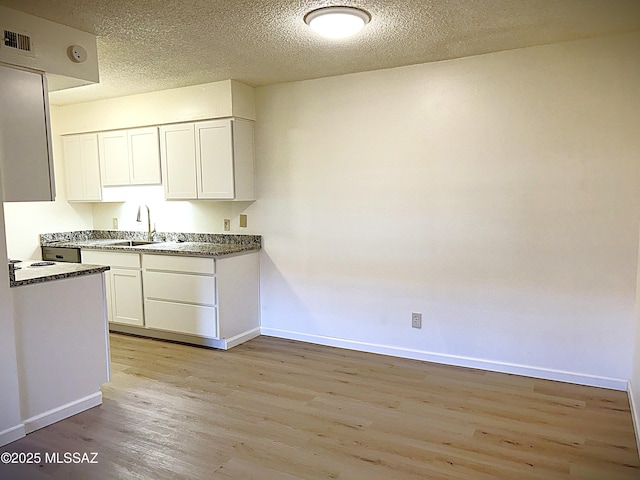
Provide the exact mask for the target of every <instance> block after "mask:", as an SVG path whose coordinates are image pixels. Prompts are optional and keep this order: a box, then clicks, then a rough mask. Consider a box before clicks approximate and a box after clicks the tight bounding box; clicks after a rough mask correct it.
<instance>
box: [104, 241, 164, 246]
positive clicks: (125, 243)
mask: <svg viewBox="0 0 640 480" xmlns="http://www.w3.org/2000/svg"><path fill="white" fill-rule="evenodd" d="M154 243H161V242H148V241H145V240H123V241H121V242H117V243H113V244H112V245H114V246H117V247H120V246H122V247H139V246H141V245H153V244H154Z"/></svg>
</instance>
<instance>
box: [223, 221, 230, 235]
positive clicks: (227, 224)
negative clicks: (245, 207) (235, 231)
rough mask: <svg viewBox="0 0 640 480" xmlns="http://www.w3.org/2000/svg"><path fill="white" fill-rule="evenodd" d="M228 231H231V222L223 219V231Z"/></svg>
mask: <svg viewBox="0 0 640 480" xmlns="http://www.w3.org/2000/svg"><path fill="white" fill-rule="evenodd" d="M229 230H231V220H229V219H228V218H225V219H224V231H225V232H228V231H229Z"/></svg>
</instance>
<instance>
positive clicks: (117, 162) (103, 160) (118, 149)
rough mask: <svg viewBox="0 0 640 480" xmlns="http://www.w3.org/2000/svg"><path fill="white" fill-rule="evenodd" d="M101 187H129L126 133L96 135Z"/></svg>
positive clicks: (119, 131) (118, 131)
mask: <svg viewBox="0 0 640 480" xmlns="http://www.w3.org/2000/svg"><path fill="white" fill-rule="evenodd" d="M98 143H99V145H100V168H101V170H102V185H103V186H105V187H112V186H118V185H129V184H130V180H129V149H128V146H127V131H126V130H117V131H114V132H100V133H98Z"/></svg>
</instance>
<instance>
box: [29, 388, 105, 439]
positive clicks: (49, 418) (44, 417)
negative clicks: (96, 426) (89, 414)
mask: <svg viewBox="0 0 640 480" xmlns="http://www.w3.org/2000/svg"><path fill="white" fill-rule="evenodd" d="M101 403H102V392H97V393H94V394H91V395H88V396H86V397H83V398H80V399H78V400H75V401H73V402H70V403H67V404H66V405H62V406H60V407H57V408H54V409H52V410H49V411H48V412H44V413H41V414H40V415H36V416H34V417H31V418H27V419H26V420H24V427H25V431H26V433H31V432H33V431H35V430H38V429H40V428H43V427H46V426H48V425H51V424H52V423H56V422H59V421H60V420H64V419H65V418H69V417H71V416H73V415H76V414H78V413H80V412H84V411H85V410H88V409H90V408H92V407H96V406H98V405H100V404H101Z"/></svg>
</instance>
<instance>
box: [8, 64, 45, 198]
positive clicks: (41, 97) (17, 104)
mask: <svg viewBox="0 0 640 480" xmlns="http://www.w3.org/2000/svg"><path fill="white" fill-rule="evenodd" d="M47 98H48V97H47V88H46V80H45V77H44V76H43V75H42V74H40V73H36V72H31V71H27V70H21V69H16V68H9V67H4V66H0V112H1V113H0V135H1V139H0V165H1V167H2V184H3V197H4V201H6V202H28V201H51V200H54V198H55V181H54V176H53V157H52V154H51V132H50V126H49V115H48V103H47Z"/></svg>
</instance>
